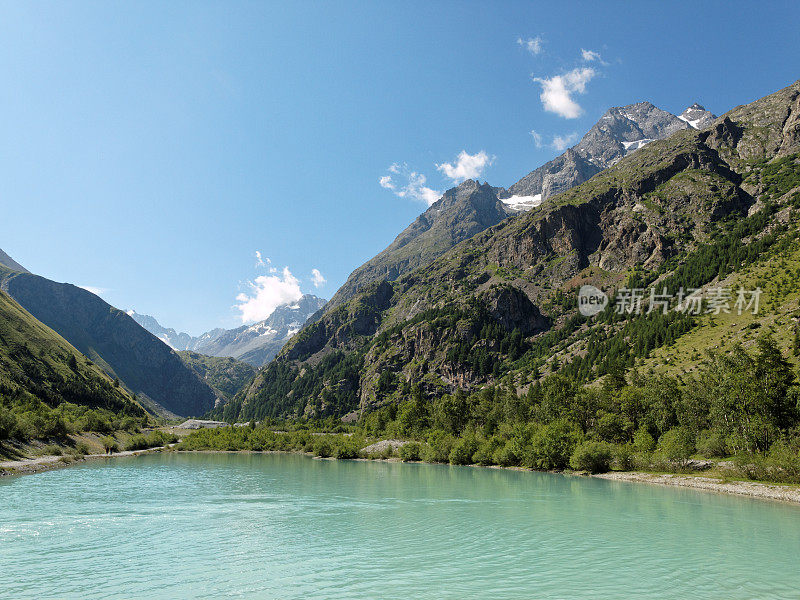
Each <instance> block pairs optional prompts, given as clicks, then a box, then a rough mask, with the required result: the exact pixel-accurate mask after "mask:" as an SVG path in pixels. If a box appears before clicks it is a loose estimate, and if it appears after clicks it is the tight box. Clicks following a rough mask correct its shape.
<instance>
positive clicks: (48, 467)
mask: <svg viewBox="0 0 800 600" xmlns="http://www.w3.org/2000/svg"><path fill="white" fill-rule="evenodd" d="M169 447H170V446H162V447H158V448H147V449H145V450H123V451H122V452H115V453H114V454H85V455H83V456H70V455H62V456H38V457H36V458H23V459H19V460H4V461H0V477H8V476H10V475H32V474H34V473H41V472H42V471H52V470H53V469H61V468H63V467H69V466H71V465H74V464H78V463H82V462H87V461H90V460H100V459H103V458H105V459H109V458H117V457H126V456H139V455H140V454H147V453H149V452H160V451H161V450H167V449H169Z"/></svg>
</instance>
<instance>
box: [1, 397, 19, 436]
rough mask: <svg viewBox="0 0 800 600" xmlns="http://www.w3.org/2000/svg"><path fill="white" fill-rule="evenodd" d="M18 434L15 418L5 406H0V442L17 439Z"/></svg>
mask: <svg viewBox="0 0 800 600" xmlns="http://www.w3.org/2000/svg"><path fill="white" fill-rule="evenodd" d="M19 433H20V430H19V424H18V423H17V416H16V415H15V414H14V413H13V412H11V411H10V410H8V409H7V408H6V407H5V406H2V405H0V440H9V439H12V438H16V437H19Z"/></svg>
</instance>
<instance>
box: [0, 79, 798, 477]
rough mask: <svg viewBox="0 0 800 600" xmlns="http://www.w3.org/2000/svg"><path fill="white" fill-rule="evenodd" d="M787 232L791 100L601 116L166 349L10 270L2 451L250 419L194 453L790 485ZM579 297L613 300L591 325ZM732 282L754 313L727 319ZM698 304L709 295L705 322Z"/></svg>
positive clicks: (58, 288)
mask: <svg viewBox="0 0 800 600" xmlns="http://www.w3.org/2000/svg"><path fill="white" fill-rule="evenodd" d="M798 226H800V82H798V83H794V84H792V85H790V86H788V87H786V88H784V89H782V90H779V91H777V92H775V93H772V94H770V95H767V96H765V97H763V98H761V99H759V100H756V101H754V102H752V103H750V104H747V105H743V106H739V107H735V108H733V109H732V110H729V111H728V112H726V113H724V114H723V115H722V116H720V117H717V116H715V115H713V114H712V113H710V112H709V111H707V110H706V109H705V108H704V107H703V106H700V105H698V104H693V105H692V106H690V107H688V108H687V109H686V111H684V112H683V113H682V114H681V115H673V114H671V113H668V112H666V111H663V110H661V109H659V108H657V107H655V106H653V105H652V104H650V103H648V102H639V103H635V104H631V105H628V106H624V107H618V108H611V109H609V110H608V111H607V112H606V113H605V114H604V115H603V116H602V117H601V119H600V120H599V121H598V122H597V123H596V124H595V125H594V126H593V127H592V128H591V129H590V130H589V131H588V132H587V133H586V134H585V135H584V137H583V138H582V139H581V141H580V142H579V143H578V144H577V145H575V146H573V147H572V148H569V149H568V150H566V151H565V152H564V153H563V154H562V155H560V156H558V157H556V158H555V159H553V160H551V161H549V162H548V163H546V164H544V165H541V166H539V167H536V168H534V169H533V170H532V171H531V172H530V173H528V174H527V175H525V176H524V177H522V178H521V179H520V180H519V181H517V182H516V183H514V184H513V185H511V186H509V187H508V188H502V187H495V186H492V185H490V184H489V183H487V182H483V183H482V182H480V181H475V180H466V181H464V182H463V183H461V184H460V185H458V186H457V187H455V188H452V189H450V190H447V191H446V192H445V193H444V194H443V195H442V197H441V198H440V199H439V200H438V201H436V202H435V203H434V204H433V205H431V206H430V208H428V210H426V211H425V212H424V213H422V214H421V215H420V216H419V217H418V218H417V219H416V220H415V221H414V222H413V223H412V224H410V225H409V226H408V227H407V228H406V229H405V230H404V231H402V232H401V233H400V234H399V235H398V236H397V238H396V239H395V240H394V242H393V243H392V244H390V245H389V246H388V247H387V248H386V249H385V250H383V251H382V252H380V253H378V254H377V255H376V256H375V257H374V258H372V259H370V260H369V261H367V262H366V263H365V264H364V265H362V266H360V267H358V268H356V269H355V270H354V271H353V272H352V274H351V275H350V277H349V278H348V279H347V281H346V283H345V284H344V285H343V286H342V287H341V288H340V289H339V290H338V291H337V292H336V294H334V296H333V297H332V298H331V300H330V301H327V302H326V301H325V300H322V299H320V298H318V297H316V296H313V295H305V296H303V297H302V298H301V299H300V300H299V301H297V302H295V303H293V304H290V305H285V306H282V307H279V308H278V309H277V310H275V312H274V313H273V314H272V315H270V317H269V318H268V319H266V320H264V321H261V322H259V323H254V324H248V325H244V326H242V327H240V328H237V329H233V330H222V329H213V330H210V331H208V332H206V333H204V334H203V335H201V336H198V337H193V336H190V335H188V334H185V333H179V332H176V331H175V330H174V329H171V328H169V327H165V326H163V325H161V324H160V323H159V322H158V321H157V320H156V319H154V318H153V317H150V316H148V315H143V314H139V313H137V312H135V311H133V310H128V311H124V310H119V309H117V308H114V307H112V306H110V305H108V304H107V303H105V302H104V301H103V300H101V299H100V298H98V297H97V296H95V295H94V294H91V293H90V292H88V291H86V290H83V289H81V288H77V287H75V286H72V285H70V284H62V283H56V282H53V281H50V280H47V279H45V278H42V277H39V276H37V275H34V274H31V273H29V272H27V271H26V270H25V269H24V267H22V265H21V264H19V263H17V262H15V261H14V260H13V259H12V258H11V257H10V256H8V255H7V254H5V253H2V252H0V263H2V266H0V289H2V294H3V295H2V299H3V302H4V303H5V306H6V309H5V312H4V320H5V321H4V322H5V323H6V325H7V330H8V331H9V332H10V331H17V332H20V331H25V330H24V329H23V328H28V330H30V331H31V333H30V334H20V335H17V336H16V337H15V336H14V335H12V334H11V333H4V335H3V338H2V340H3V344H4V345H3V349H4V354H3V356H2V358H3V363H2V364H3V365H4V366H3V370H2V371H0V384H1V385H2V386H3V388H2V389H3V391H4V398H5V399H4V407H3V411H4V412H3V419H5V421H3V422H5V423H6V425H3V426H2V427H4V429H2V428H0V433H2V434H3V435H4V436H5V438H4V439H19V438H26V437H27V439H38V438H41V439H46V438H49V437H52V435H53V431H55V430H59V427H61V425H63V428H62V429H63V431H62V432H61V433H62V434H65V433H66V432H68V431H69V430H70V429H72V430H75V429H81V428H85V427H90V426H92V425H91V422H93V421H92V419H95V418H99V419H100V420H101V421H103V422H104V423H106V424H107V426H106V429H107V430H108V431H109V432H111V431H113V430H114V428H118V427H123V423H122V421H123V420H124V419H125V418H128V421H127V422H126V424H125V425H124V426H125V427H128V428H132V429H135V428H136V427H148V426H152V425H153V424H155V423H156V422H157V421H158V420H159V419H161V421H160V422H161V423H164V422H165V421H164V419H166V420H170V419H171V420H173V422H175V420H177V419H179V418H182V417H189V416H192V417H206V418H212V419H218V420H221V421H226V422H228V423H239V424H240V425H241V424H243V423H245V422H249V423H250V427H236V428H220V429H216V430H202V431H199V432H197V433H194V434H192V435H191V436H189V437H188V438H187V439H186V440H185V442H184V443H183V445H182V447H183V448H184V449H218V450H223V449H228V450H234V449H251V450H259V449H284V450H285V449H294V450H305V451H313V452H315V453H316V454H318V455H320V456H330V455H333V456H338V457H341V458H346V457H355V456H359V455H362V454H363V453H364V452H363V448H364V447H365V446H368V443H369V442H371V441H374V440H376V439H386V438H391V439H393V440H399V442H398V443H397V444H394V445H392V444H389V446H387V447H388V448H390V450H389V451H388V454H389V455H391V454H392V453H395V452H400V456H401V457H402V458H403V459H404V460H419V459H422V460H428V461H431V462H451V463H454V464H474V463H478V464H497V465H502V466H524V467H529V468H537V469H564V468H568V467H571V468H573V469H579V470H586V471H592V472H597V471H606V470H609V469H611V468H614V469H617V470H629V469H631V468H640V469H654V470H668V471H669V470H688V471H691V470H692V469H695V468H697V469H709V468H711V469H717V468H719V466H718V465H717V462H715V461H717V460H719V459H723V458H724V459H726V460H727V462H726V463H725V464H726V465H727V467H726V468H731V469H733V468H734V466H732V465H736V466H735V469H738V470H736V471H735V472H736V474H737V476H741V477H747V478H753V479H762V480H772V481H785V482H789V481H794V480H795V479H796V475H795V474H793V473H795V471H793V469H794V466H796V465H797V464H800V452H798V450H799V449H800V437H798V436H796V435H795V433H796V431H797V428H798V426H800V405H798V399H800V386H798V381H797V377H796V369H797V364H798V356H800V326H799V325H798V317H799V316H800V286H798V284H800V245H798V244H800V242H799V241H798V240H800V236H798ZM589 285H591V286H593V287H594V288H597V289H598V290H602V291H603V292H605V293H606V294H607V295H608V297H609V298H610V299H611V300H610V302H609V303H608V306H607V307H606V309H605V310H604V311H602V312H600V313H599V314H596V315H592V316H585V315H583V314H581V313H580V312H579V311H578V310H577V308H578V291H579V290H580V289H581V287H583V286H589ZM626 290H627V291H628V292H630V290H639V291H640V292H641V293H642V295H643V298H644V306H645V309H647V308H648V307H647V298H648V297H655V296H654V295H652V296H651V290H658V291H659V292H660V293H661V294H662V295H663V296H666V297H667V300H665V301H662V303H661V305H659V310H652V307H651V308H650V310H642V311H638V310H637V311H633V310H627V311H626V310H618V305H617V304H616V303H615V297H618V294H619V293H620V292H624V291H626ZM719 290H727V292H726V293H727V294H728V296H726V298H727V303H726V304H722V303H721V301H719V300H717V302H716V304H714V303H712V301H711V300H710V299H709V298H711V297H712V296H713V295H714V294H717V296H719V295H720V294H721V293H722V292H720V291H719ZM739 290H742V291H743V290H758V293H759V294H760V301H761V304H760V307H756V308H755V309H753V308H754V307H753V306H752V305H748V308H749V310H747V311H744V312H742V311H738V312H737V311H736V310H732V309H733V308H735V307H736V305H735V304H734V301H735V300H736V297H737V296H736V294H737V293H739ZM689 291H691V292H694V293H696V294H700V295H703V297H704V300H702V301H701V302H700V304H699V305H698V306H699V310H697V311H694V312H692V311H688V310H685V307H683V306H682V302H683V298H684V292H687V293H688V292H689ZM742 293H743V292H742ZM715 307H716V308H715ZM662 309H663V310H662ZM34 330H35V331H37V332H38V333H36V335H35V336H34V334H33V333H32V332H33V331H34ZM15 335H16V334H15ZM27 335H30V336H31V339H40V338H42V336H45V338H46V339H47V340H49V341H47V343H45V344H44V346H42V347H40V346H37V345H35V344H31V343H30V342H24V341H23V340H24V338H25V337H26V336H27ZM36 336H38V337H36ZM754 374H755V376H754ZM76 390H84V391H82V392H79V391H76ZM87 390H91V392H89V391H87ZM87 415H88V416H87ZM54 423H55V425H53V424H54ZM59 423H60V424H61V425H59ZM87 423H89V424H88V425H87ZM132 423H133V424H132ZM257 423H260V425H257ZM276 428H280V431H281V432H283V433H281V434H278V433H276V432H275V431H274V430H275V429H276ZM309 428H312V429H317V432H318V433H320V432H328V433H330V432H332V431H339V432H347V433H349V434H351V435H349V436H332V437H331V436H325V435H323V436H320V437H318V438H314V437H312V436H309V435H308V434H307V433H304V432H305V431H306V430H308V429H309ZM3 432H5V433H3ZM281 435H283V437H281ZM15 436H16V438H15ZM384 450H385V448H384ZM737 461H738V462H737ZM798 472H800V471H798Z"/></svg>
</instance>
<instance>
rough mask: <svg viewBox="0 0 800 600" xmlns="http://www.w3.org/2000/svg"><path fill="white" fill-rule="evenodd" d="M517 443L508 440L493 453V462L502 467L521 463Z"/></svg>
mask: <svg viewBox="0 0 800 600" xmlns="http://www.w3.org/2000/svg"><path fill="white" fill-rule="evenodd" d="M516 449H517V445H516V444H515V443H514V442H513V441H512V440H509V441H507V442H506V443H505V444H504V445H503V446H501V447H499V448H498V449H497V450H495V451H494V454H492V462H494V463H495V464H497V465H500V466H501V467H511V466H514V465H518V464H519V460H520V458H519V454H518V453H517V452H516Z"/></svg>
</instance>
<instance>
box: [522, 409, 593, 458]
mask: <svg viewBox="0 0 800 600" xmlns="http://www.w3.org/2000/svg"><path fill="white" fill-rule="evenodd" d="M581 438H582V435H581V432H580V430H579V429H578V427H577V426H576V425H575V424H574V423H572V422H571V421H567V420H565V419H557V420H555V421H553V422H551V423H548V424H547V425H543V426H541V427H539V428H538V429H537V430H536V431H535V432H534V434H533V436H532V437H531V441H530V445H529V446H528V447H527V448H525V450H524V455H523V457H522V463H523V464H524V465H525V466H526V467H531V468H533V469H545V470H550V469H564V468H566V467H567V466H568V465H569V459H570V457H572V453H573V452H574V451H575V447H576V446H577V445H578V444H579V443H580V441H581Z"/></svg>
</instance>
